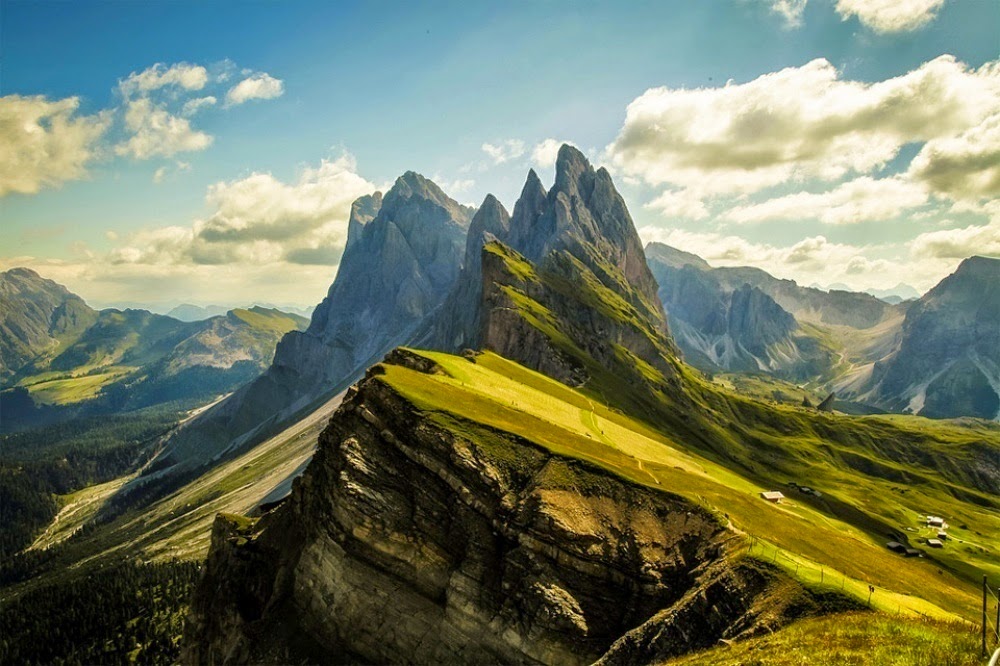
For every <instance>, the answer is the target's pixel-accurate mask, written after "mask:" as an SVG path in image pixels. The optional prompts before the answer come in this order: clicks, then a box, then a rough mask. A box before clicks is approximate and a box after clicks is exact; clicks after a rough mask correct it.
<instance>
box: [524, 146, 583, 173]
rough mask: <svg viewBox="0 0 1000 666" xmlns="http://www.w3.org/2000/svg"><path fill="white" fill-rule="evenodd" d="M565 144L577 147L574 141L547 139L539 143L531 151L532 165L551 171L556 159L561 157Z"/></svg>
mask: <svg viewBox="0 0 1000 666" xmlns="http://www.w3.org/2000/svg"><path fill="white" fill-rule="evenodd" d="M564 143H568V144H569V145H571V146H575V145H576V144H575V143H573V142H572V141H562V140H559V139H545V140H544V141H541V142H539V143H538V144H536V145H535V147H534V148H532V150H531V161H532V163H534V165H535V166H537V167H539V168H541V169H549V168H551V167H553V166H555V164H556V158H557V157H559V149H560V148H561V147H562V145H563V144H564Z"/></svg>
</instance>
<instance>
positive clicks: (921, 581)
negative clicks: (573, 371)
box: [382, 352, 998, 617]
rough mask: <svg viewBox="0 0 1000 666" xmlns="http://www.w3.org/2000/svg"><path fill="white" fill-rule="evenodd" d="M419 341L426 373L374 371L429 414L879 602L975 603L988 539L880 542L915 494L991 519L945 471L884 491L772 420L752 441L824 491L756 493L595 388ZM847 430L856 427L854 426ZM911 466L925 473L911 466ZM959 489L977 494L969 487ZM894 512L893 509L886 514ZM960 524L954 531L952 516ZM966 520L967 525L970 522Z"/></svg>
mask: <svg viewBox="0 0 1000 666" xmlns="http://www.w3.org/2000/svg"><path fill="white" fill-rule="evenodd" d="M420 353H422V354H425V355H426V356H428V357H429V358H432V359H433V360H435V361H436V362H437V363H439V364H440V365H441V366H442V368H444V370H445V373H444V374H436V375H426V374H422V373H419V372H415V371H412V370H408V369H405V368H401V367H394V366H390V367H388V368H387V372H386V374H385V375H384V376H383V379H382V380H383V381H386V382H388V383H389V384H390V385H391V386H393V387H395V388H396V389H397V390H399V391H400V392H401V393H403V395H404V396H406V397H407V398H408V399H409V400H412V401H413V402H414V403H415V404H416V405H417V406H418V407H419V408H421V409H423V410H425V411H426V412H428V415H429V416H430V418H433V419H436V420H438V421H439V422H442V423H451V424H454V423H456V419H457V423H459V424H461V423H462V422H463V421H465V422H474V423H481V424H485V425H488V426H490V427H494V428H498V429H501V430H505V431H508V432H512V433H514V434H517V435H520V436H523V437H525V438H527V439H530V440H532V441H535V442H537V443H539V444H541V445H543V446H545V447H547V448H549V449H550V450H552V451H553V452H555V453H558V454H562V455H567V456H572V457H576V458H581V459H585V460H589V461H591V462H595V463H597V464H600V465H602V466H604V467H606V468H608V469H610V470H612V471H614V472H616V473H618V474H620V475H622V476H624V477H626V478H628V479H631V480H633V481H636V482H638V483H642V484H645V485H647V486H652V487H656V488H660V489H664V490H669V491H670V492H673V493H677V494H680V495H683V496H686V497H688V498H690V499H692V500H693V501H696V502H698V503H700V504H703V505H706V506H709V507H712V508H714V509H716V510H717V511H718V512H719V513H720V514H724V515H726V516H727V517H728V518H729V519H730V520H731V521H732V523H733V524H734V526H735V527H737V528H738V529H741V530H744V531H745V532H747V533H750V534H753V535H757V536H759V537H763V538H765V539H766V540H768V541H770V542H771V543H773V544H774V546H776V547H777V548H778V549H780V550H782V552H785V553H787V554H789V555H790V556H793V557H799V558H802V559H803V561H810V562H814V563H817V564H818V565H820V566H822V567H825V568H827V571H830V570H832V571H835V572H837V573H839V574H840V575H841V576H846V578H847V579H848V580H849V581H852V585H851V587H852V588H853V589H856V590H867V584H868V583H872V584H875V585H877V586H879V588H880V589H883V590H885V595H879V596H880V597H883V596H884V597H885V599H886V600H887V601H886V602H884V603H885V605H886V608H887V609H890V607H891V609H892V610H895V609H897V608H898V609H900V610H907V609H908V610H909V611H913V612H914V613H923V614H929V615H937V616H942V617H948V616H952V614H955V615H969V614H971V613H972V612H973V611H974V609H975V598H976V597H975V592H974V587H973V585H972V584H971V582H970V578H974V577H975V575H977V573H978V572H979V571H982V570H984V569H985V568H987V567H988V566H989V565H988V564H987V563H988V562H989V558H990V556H991V554H992V550H991V549H990V548H989V547H985V548H986V550H987V551H988V552H987V553H981V552H975V553H973V552H969V551H968V550H963V549H962V548H961V547H960V546H958V545H956V547H955V548H954V549H950V551H946V552H942V553H935V556H936V557H939V558H940V559H941V561H939V562H933V561H931V560H929V559H920V560H916V559H911V560H904V559H902V558H901V557H899V556H897V555H895V554H893V553H891V552H890V551H888V550H886V549H885V547H884V542H885V540H887V539H886V537H883V536H880V535H879V533H878V532H877V530H880V529H885V527H886V525H889V524H894V522H899V521H902V520H909V521H910V522H911V523H913V524H914V525H915V524H916V522H915V518H916V509H915V508H914V504H921V505H922V504H923V503H927V504H928V506H931V507H945V508H947V509H948V510H949V511H950V512H951V513H949V514H948V515H954V516H956V517H959V516H962V517H964V518H966V519H968V520H969V521H972V522H973V523H974V524H975V525H976V526H977V527H979V528H981V529H982V530H985V532H984V533H990V532H989V530H990V529H995V528H996V527H998V526H997V525H996V522H997V517H996V515H995V514H994V513H993V512H991V511H987V510H984V509H983V508H981V507H977V506H976V505H975V503H969V502H964V501H961V500H958V499H956V498H955V497H954V496H952V495H951V494H950V493H948V492H947V489H948V488H949V487H950V486H949V483H948V482H947V481H944V480H940V482H939V483H938V485H937V486H936V487H935V486H931V487H928V488H924V489H921V490H920V492H919V493H917V494H914V493H916V492H917V491H913V492H912V493H911V492H907V493H892V492H891V491H890V489H889V488H888V487H887V485H888V484H887V482H885V481H884V480H882V479H871V478H869V477H866V476H865V475H863V474H860V473H858V472H856V471H854V470H852V469H850V468H849V467H846V466H840V465H838V464H835V461H834V460H831V459H830V457H829V456H826V460H824V456H822V455H820V456H817V455H816V452H814V451H811V450H809V449H810V448H813V447H819V448H821V446H820V444H821V443H820V442H805V443H803V442H800V441H799V440H798V439H797V438H792V439H789V440H788V441H783V437H785V436H784V435H782V434H781V433H780V432H779V431H778V430H776V429H775V428H774V427H770V426H768V425H767V424H762V425H761V432H759V433H756V437H757V440H758V443H763V444H765V445H770V446H772V447H773V448H774V450H773V451H772V452H771V453H772V454H773V455H774V456H775V457H776V458H777V457H779V456H788V457H789V458H791V459H792V461H793V463H794V464H791V465H789V466H788V467H790V468H791V469H794V470H796V472H797V474H796V476H798V478H801V479H807V478H808V479H817V480H818V481H819V483H816V485H817V487H823V488H824V491H827V492H828V495H827V496H825V497H824V498H821V499H815V498H811V497H807V496H804V495H803V496H794V495H793V496H792V497H790V498H789V501H787V502H785V503H784V504H781V505H777V506H775V505H771V504H767V503H765V502H763V501H762V500H760V499H759V498H758V497H757V493H758V492H760V491H761V490H765V489H770V488H771V486H772V485H773V484H766V485H765V483H763V482H762V481H761V479H760V478H759V477H758V476H755V475H754V474H743V473H738V472H736V471H733V469H732V466H730V465H724V464H721V463H720V462H719V461H718V460H713V459H712V456H709V455H704V453H703V452H701V451H699V450H698V449H697V448H694V447H691V446H688V445H687V442H685V441H684V438H683V437H675V436H671V435H670V434H665V433H664V431H663V430H661V429H659V428H656V429H654V428H653V427H652V426H650V425H648V424H645V423H642V422H640V421H637V420H635V419H632V418H630V417H628V416H625V415H624V414H623V413H621V412H619V411H617V410H615V409H613V408H610V407H608V406H606V405H605V404H603V403H602V402H601V400H600V398H597V397H595V396H593V395H588V394H587V393H586V392H581V391H576V390H573V389H570V388H568V387H567V386H565V385H563V384H560V383H558V382H555V381H554V380H551V379H549V378H547V377H545V376H543V375H541V374H538V373H535V372H532V371H530V370H527V369H525V368H523V367H521V366H518V365H517V364H514V363H512V362H510V361H507V360H505V359H503V358H500V357H498V356H496V355H493V354H490V353H484V354H482V355H480V356H479V357H478V359H477V362H476V363H470V362H469V361H467V360H465V359H462V358H458V357H453V356H449V355H446V354H438V353H426V352H420ZM713 390H714V389H713ZM711 397H712V396H709V398H711ZM715 397H717V396H715ZM733 399H734V400H735V409H740V408H744V407H745V405H743V404H742V402H741V399H739V398H735V397H734V398H733ZM795 414H796V416H797V417H798V418H801V419H805V420H807V421H808V420H809V419H811V418H812V416H811V415H806V413H805V412H801V411H796V412H795ZM817 418H819V423H818V424H812V425H813V426H814V427H817V428H819V429H823V428H826V429H836V428H842V429H847V430H852V429H858V428H860V430H861V431H865V430H866V429H869V428H870V429H872V430H873V431H874V432H876V433H877V432H878V431H880V430H885V429H890V430H891V429H893V428H897V430H900V432H901V436H907V435H908V434H910V433H911V431H910V430H907V429H906V428H903V429H899V428H898V427H897V426H896V425H895V424H893V423H892V421H891V420H884V419H859V420H854V419H851V420H850V421H849V422H848V423H847V424H846V425H844V424H836V425H834V421H832V420H828V419H827V418H826V417H825V416H822V415H821V416H819V417H817ZM833 418H834V417H830V419H833ZM842 418H846V417H842ZM859 424H860V425H859ZM452 427H455V426H454V425H452ZM911 427H914V428H915V429H918V428H923V427H925V424H924V423H923V421H922V420H920V422H919V423H918V424H916V426H911ZM939 427H941V428H943V431H942V432H940V433H937V434H938V435H940V436H941V437H942V438H945V435H948V436H952V437H955V438H958V437H964V438H966V439H969V440H975V438H976V437H977V436H979V435H980V434H981V433H977V431H975V430H972V431H969V432H966V431H965V430H963V429H961V428H957V427H955V426H949V425H942V426H939ZM666 432H667V433H669V431H666ZM897 434H900V433H897ZM851 436H853V437H857V436H860V435H859V433H857V432H852V433H851ZM925 437H926V433H925ZM734 439H735V437H734ZM945 439H946V438H945ZM825 441H826V440H824V442H825ZM939 444H940V446H941V447H945V448H947V447H951V446H952V444H950V443H948V442H945V441H942V442H939ZM800 448H801V449H804V450H800ZM949 450H950V449H949ZM956 452H957V453H961V452H959V451H956ZM873 454H874V452H873ZM749 462H751V463H753V461H749ZM885 464H889V463H885ZM892 464H899V465H902V463H892ZM913 470H914V471H913V473H917V472H919V473H921V474H925V475H926V474H929V472H927V471H926V470H925V469H923V468H920V467H914V468H913ZM824 480H825V481H824ZM827 482H829V484H834V482H836V484H837V485H836V486H834V487H837V489H838V490H840V488H839V486H840V485H846V484H855V485H856V486H857V487H858V488H859V489H860V490H859V491H857V492H856V494H857V495H862V496H864V495H865V494H866V493H872V495H871V496H870V497H865V500H866V501H865V502H864V503H862V505H861V506H860V507H858V506H855V505H854V503H853V502H852V501H849V500H854V499H855V493H854V492H852V493H847V498H841V497H840V496H839V493H836V494H835V493H833V492H832V490H831V489H830V488H828V487H826V486H827V485H828V484H827ZM814 483H815V482H814ZM966 492H967V493H970V494H971V495H972V496H976V491H974V490H968V489H966ZM789 494H790V495H792V493H791V492H790V493H789ZM980 499H982V498H980ZM893 518H894V519H896V520H895V521H893V522H892V523H890V522H889V521H890V520H891V519H893ZM957 529H958V532H959V533H961V528H957ZM966 531H967V532H968V533H969V534H970V535H972V534H974V530H973V529H972V528H971V527H969V528H967V530H966ZM950 545H951V544H949V546H950ZM992 566H994V567H995V564H993V565H992ZM832 571H831V574H832ZM805 575H806V574H805V573H803V576H805ZM979 575H981V574H979ZM808 582H810V583H811V582H814V581H811V580H809V581H808ZM890 591H891V593H892V594H890Z"/></svg>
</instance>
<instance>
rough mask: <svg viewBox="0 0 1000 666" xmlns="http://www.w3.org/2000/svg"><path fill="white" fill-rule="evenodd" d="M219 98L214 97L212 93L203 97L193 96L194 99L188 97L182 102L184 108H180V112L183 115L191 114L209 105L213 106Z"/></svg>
mask: <svg viewBox="0 0 1000 666" xmlns="http://www.w3.org/2000/svg"><path fill="white" fill-rule="evenodd" d="M218 101H219V100H217V99H215V97H213V96H212V95H207V96H205V97H195V98H194V99H189V100H188V101H186V102H184V108H183V109H181V113H182V114H183V115H185V116H193V115H194V114H196V113H198V112H199V111H201V110H202V109H205V108H208V107H210V106H215V104H216V102H218Z"/></svg>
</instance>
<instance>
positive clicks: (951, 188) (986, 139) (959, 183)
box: [910, 109, 1000, 200]
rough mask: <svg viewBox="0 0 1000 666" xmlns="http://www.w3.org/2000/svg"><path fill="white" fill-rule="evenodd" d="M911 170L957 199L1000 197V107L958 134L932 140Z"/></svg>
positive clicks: (929, 183) (920, 178)
mask: <svg viewBox="0 0 1000 666" xmlns="http://www.w3.org/2000/svg"><path fill="white" fill-rule="evenodd" d="M910 173H911V174H912V176H913V177H914V178H916V179H919V180H921V181H923V182H925V183H927V184H928V185H930V186H931V187H933V188H934V189H935V190H937V191H939V192H943V193H945V194H947V195H949V196H951V197H954V198H956V199H972V200H974V199H978V198H990V197H1000V109H997V112H996V113H995V114H994V115H993V116H991V117H989V118H987V119H986V120H985V121H983V122H982V123H981V124H980V125H977V126H976V127H973V128H971V129H969V130H967V131H965V132H963V133H962V134H960V135H958V136H954V137H942V138H940V139H933V140H931V141H928V142H927V143H926V144H925V145H924V147H923V148H921V149H920V152H919V153H917V156H916V157H915V158H913V161H912V162H911V163H910Z"/></svg>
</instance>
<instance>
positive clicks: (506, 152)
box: [483, 139, 525, 164]
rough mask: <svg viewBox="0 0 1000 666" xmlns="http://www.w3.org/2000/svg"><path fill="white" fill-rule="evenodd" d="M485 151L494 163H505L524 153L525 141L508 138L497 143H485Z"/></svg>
mask: <svg viewBox="0 0 1000 666" xmlns="http://www.w3.org/2000/svg"><path fill="white" fill-rule="evenodd" d="M483 152H484V153H486V154H487V155H489V156H490V159H492V160H493V163H494V164H503V163H504V162H509V161H510V160H514V159H517V158H518V157H521V156H522V155H524V152H525V146H524V141H521V140H520V139H506V140H505V141H500V142H498V143H496V144H492V143H484V144H483Z"/></svg>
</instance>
